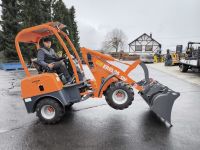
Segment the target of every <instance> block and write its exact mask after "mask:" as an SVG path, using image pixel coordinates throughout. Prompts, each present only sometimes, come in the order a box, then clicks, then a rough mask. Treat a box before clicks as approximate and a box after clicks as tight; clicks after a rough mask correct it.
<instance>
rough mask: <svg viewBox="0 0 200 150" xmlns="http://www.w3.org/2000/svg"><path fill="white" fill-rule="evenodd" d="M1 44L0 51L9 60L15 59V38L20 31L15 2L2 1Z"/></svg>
mask: <svg viewBox="0 0 200 150" xmlns="http://www.w3.org/2000/svg"><path fill="white" fill-rule="evenodd" d="M1 7H2V15H1V19H2V21H1V27H2V42H1V45H0V49H1V50H3V51H4V55H5V56H6V57H9V58H12V59H13V58H15V59H16V58H17V53H16V50H15V42H14V41H15V36H16V34H17V33H18V31H19V30H20V25H19V23H18V19H19V18H18V14H19V5H18V3H17V0H9V1H8V0H2V4H1Z"/></svg>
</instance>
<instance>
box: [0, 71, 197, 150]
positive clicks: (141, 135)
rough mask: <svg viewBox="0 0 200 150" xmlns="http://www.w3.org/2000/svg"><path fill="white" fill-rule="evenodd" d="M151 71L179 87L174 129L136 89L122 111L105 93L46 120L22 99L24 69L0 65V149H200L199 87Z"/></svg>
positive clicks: (152, 72)
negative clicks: (5, 68) (59, 117)
mask: <svg viewBox="0 0 200 150" xmlns="http://www.w3.org/2000/svg"><path fill="white" fill-rule="evenodd" d="M19 72H20V73H19ZM136 74H137V73H136ZM150 75H151V77H153V78H155V79H156V80H158V81H160V82H161V83H163V84H165V85H167V86H169V87H170V88H172V89H173V90H175V91H179V92H181V96H180V97H179V98H178V99H177V100H176V101H175V104H174V107H173V111H172V124H173V127H172V128H169V127H167V126H166V125H165V124H163V123H162V122H161V121H160V120H159V119H158V118H157V117H156V116H155V115H154V114H153V113H152V112H150V111H149V107H148V105H146V103H145V102H144V101H143V100H142V98H141V97H140V96H139V95H138V94H136V96H135V100H134V102H133V104H132V105H131V106H130V107H129V108H128V109H126V110H123V111H120V110H114V109H112V108H110V107H109V106H108V105H107V104H106V102H105V100H104V99H103V98H102V99H95V100H92V99H90V100H87V101H84V102H81V103H78V104H75V105H74V106H73V108H72V110H69V111H68V112H67V114H66V115H65V117H64V120H63V121H62V122H60V123H59V124H56V125H43V124H41V123H40V122H39V121H38V119H37V117H36V116H35V114H27V113H26V110H25V106H24V104H23V101H22V100H21V99H20V92H19V91H20V88H19V84H20V82H19V78H21V77H22V76H23V74H22V72H21V71H18V72H16V71H15V72H4V71H1V70H0V106H1V108H0V149H1V150H6V149H9V150H12V149H13V150H20V149H24V150H29V149H38V150H44V149H48V150H54V149H59V150H61V149H67V150H70V149H76V150H78V149H80V150H83V149H87V150H90V149H92V150H93V149H99V150H102V149H116V150H117V149H119V150H121V149H123V150H124V149H128V150H132V149H136V150H143V149H145V150H146V149H148V150H151V149H153V150H155V149H161V150H164V149H166V150H169V149H170V150H179V149H181V150H188V149H190V150H197V149H199V146H200V86H199V85H195V84H191V83H189V82H185V81H184V80H182V79H178V78H176V77H174V76H170V75H168V74H165V73H163V72H160V71H157V70H155V69H151V68H150Z"/></svg>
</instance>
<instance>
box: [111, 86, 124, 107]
mask: <svg viewBox="0 0 200 150" xmlns="http://www.w3.org/2000/svg"><path fill="white" fill-rule="evenodd" d="M112 99H113V101H114V102H115V103H116V104H119V105H121V104H124V103H125V102H126V101H127V99H128V94H127V92H126V91H124V90H122V89H118V90H115V91H114V92H113V94H112Z"/></svg>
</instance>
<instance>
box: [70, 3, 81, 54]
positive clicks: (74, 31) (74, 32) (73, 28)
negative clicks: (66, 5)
mask: <svg viewBox="0 0 200 150" xmlns="http://www.w3.org/2000/svg"><path fill="white" fill-rule="evenodd" d="M69 16H70V30H69V32H70V33H69V34H70V37H71V39H72V42H73V44H74V46H75V48H76V50H77V51H78V53H79V55H80V43H79V32H78V27H77V23H76V21H75V8H74V6H72V7H71V8H70V15H69Z"/></svg>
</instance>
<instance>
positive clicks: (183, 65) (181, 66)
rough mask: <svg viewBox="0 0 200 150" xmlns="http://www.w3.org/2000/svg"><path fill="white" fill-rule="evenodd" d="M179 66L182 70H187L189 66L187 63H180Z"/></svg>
mask: <svg viewBox="0 0 200 150" xmlns="http://www.w3.org/2000/svg"><path fill="white" fill-rule="evenodd" d="M179 68H180V71H181V72H187V71H188V68H189V67H188V66H187V65H185V64H180V65H179Z"/></svg>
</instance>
